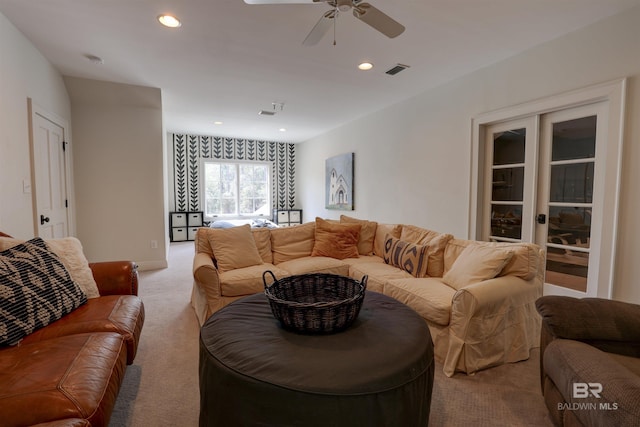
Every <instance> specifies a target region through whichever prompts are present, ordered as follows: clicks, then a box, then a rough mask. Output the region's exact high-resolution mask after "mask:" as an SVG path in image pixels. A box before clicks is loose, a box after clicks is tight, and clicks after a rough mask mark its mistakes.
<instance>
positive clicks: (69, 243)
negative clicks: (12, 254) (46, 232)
mask: <svg viewBox="0 0 640 427" xmlns="http://www.w3.org/2000/svg"><path fill="white" fill-rule="evenodd" d="M45 242H46V244H47V246H48V247H49V249H50V250H51V252H53V253H55V254H56V255H57V256H58V258H60V261H62V264H64V266H65V268H66V269H67V271H68V272H69V275H70V276H71V278H72V279H73V281H74V282H76V283H77V284H78V286H80V289H82V290H83V292H84V293H85V295H86V296H87V298H97V297H99V296H100V291H99V290H98V285H97V284H96V281H95V279H94V278H93V274H92V272H91V268H89V262H88V261H87V258H86V257H85V256H84V252H83V250H82V243H80V240H78V239H76V238H75V237H64V238H61V239H45ZM20 243H24V240H20V239H13V238H11V237H0V251H4V250H5V249H9V248H10V247H13V246H16V245H19V244H20Z"/></svg>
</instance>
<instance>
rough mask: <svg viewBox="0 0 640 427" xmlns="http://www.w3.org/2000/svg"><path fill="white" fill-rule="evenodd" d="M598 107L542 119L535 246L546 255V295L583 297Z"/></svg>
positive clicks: (589, 258) (592, 262) (591, 261)
mask: <svg viewBox="0 0 640 427" xmlns="http://www.w3.org/2000/svg"><path fill="white" fill-rule="evenodd" d="M597 112H598V108H597V105H595V106H588V107H579V108H574V109H571V110H565V111H560V112H557V113H551V114H547V115H545V116H543V118H542V140H541V152H540V159H541V164H540V169H541V170H540V186H539V193H538V214H539V216H538V223H539V225H538V229H537V233H536V236H537V243H538V244H540V245H541V246H543V247H544V248H545V249H546V252H547V259H546V274H545V293H560V294H568V295H574V296H584V295H585V294H587V291H588V286H589V277H590V269H592V268H594V267H596V268H597V263H598V260H597V257H594V256H593V255H592V247H591V243H592V221H593V219H592V217H593V214H594V178H595V171H596V167H597V143H598V138H599V120H598V114H597Z"/></svg>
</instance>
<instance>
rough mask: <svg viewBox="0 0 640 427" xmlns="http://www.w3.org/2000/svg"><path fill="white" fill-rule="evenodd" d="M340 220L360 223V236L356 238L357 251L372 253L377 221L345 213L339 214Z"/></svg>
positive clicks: (366, 253)
mask: <svg viewBox="0 0 640 427" xmlns="http://www.w3.org/2000/svg"><path fill="white" fill-rule="evenodd" d="M340 222H341V223H346V224H351V223H353V224H360V225H361V226H362V228H361V229H360V237H359V238H358V253H360V255H373V242H374V240H375V238H376V229H377V228H378V223H377V222H375V221H367V220H365V219H357V218H352V217H349V216H347V215H340Z"/></svg>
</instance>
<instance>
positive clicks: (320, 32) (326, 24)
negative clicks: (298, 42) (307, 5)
mask: <svg viewBox="0 0 640 427" xmlns="http://www.w3.org/2000/svg"><path fill="white" fill-rule="evenodd" d="M335 17H336V13H335V11H334V10H330V11H328V12H327V13H325V14H324V15H322V17H321V18H320V20H318V22H317V23H316V25H314V27H313V28H312V29H311V32H310V33H309V35H307V38H306V39H304V41H303V42H302V44H303V45H304V46H313V45H316V44H318V42H319V41H320V40H322V37H324V35H325V34H327V32H328V31H329V29H330V28H331V26H332V25H333V20H334V19H335Z"/></svg>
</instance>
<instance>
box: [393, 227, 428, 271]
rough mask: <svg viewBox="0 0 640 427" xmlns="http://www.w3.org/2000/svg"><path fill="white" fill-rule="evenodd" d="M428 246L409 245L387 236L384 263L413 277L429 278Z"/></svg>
mask: <svg viewBox="0 0 640 427" xmlns="http://www.w3.org/2000/svg"><path fill="white" fill-rule="evenodd" d="M428 250H429V247H428V246H424V245H417V244H415V243H408V242H405V241H403V240H400V239H397V238H395V237H393V236H391V235H390V234H387V236H386V237H385V241H384V256H383V258H384V262H386V263H387V264H390V265H393V266H394V267H398V268H401V269H403V270H404V271H406V272H407V273H409V274H411V275H412V276H413V277H427V264H428V262H427V261H428V256H429V254H428Z"/></svg>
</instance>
